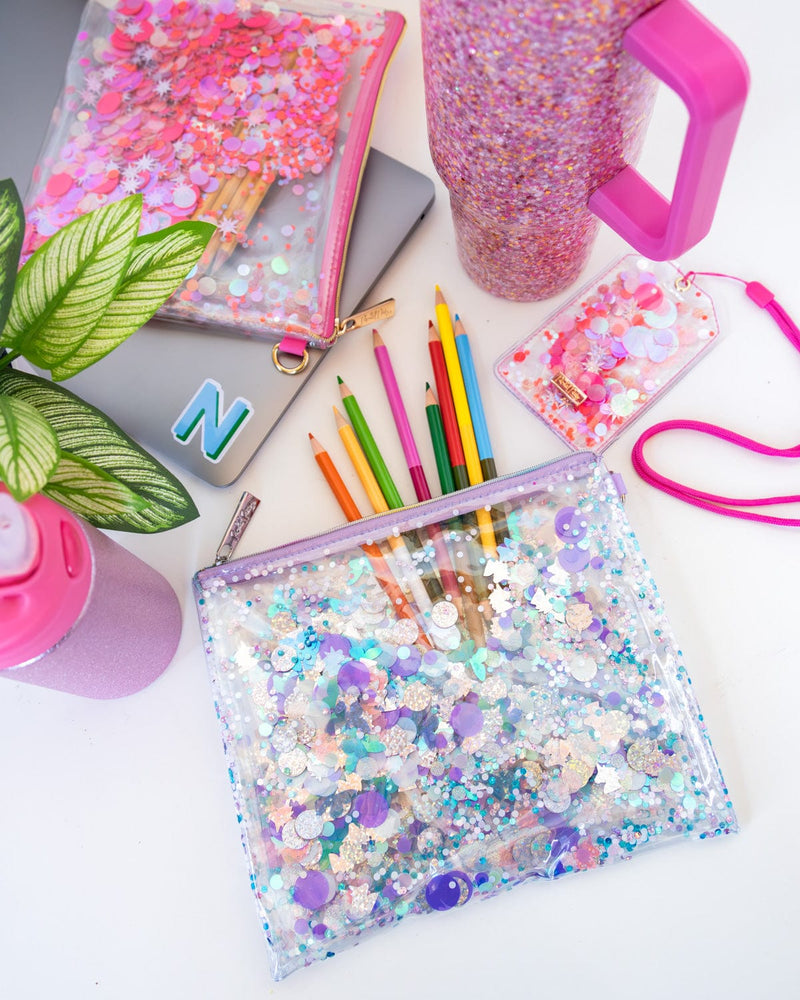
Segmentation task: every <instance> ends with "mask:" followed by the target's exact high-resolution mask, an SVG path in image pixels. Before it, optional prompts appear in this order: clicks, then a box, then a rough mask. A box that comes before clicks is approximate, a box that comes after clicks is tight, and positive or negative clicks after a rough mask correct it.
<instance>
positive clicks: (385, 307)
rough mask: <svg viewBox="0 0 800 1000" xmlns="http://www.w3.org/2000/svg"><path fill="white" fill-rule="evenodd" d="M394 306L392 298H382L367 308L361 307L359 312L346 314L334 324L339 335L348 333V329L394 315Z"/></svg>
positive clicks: (355, 328)
mask: <svg viewBox="0 0 800 1000" xmlns="http://www.w3.org/2000/svg"><path fill="white" fill-rule="evenodd" d="M394 307H395V300H394V299H384V300H383V302H378V303H377V304H376V305H374V306H370V307H369V308H368V309H362V310H361V312H357V313H353V315H352V316H348V317H347V318H346V319H343V320H341V321H340V322H339V323H337V324H336V325H337V328H338V330H339V336H340V337H341V335H342V334H343V333H348V332H349V331H350V330H357V329H358V328H359V327H360V326H367V324H369V323H377V322H378V321H379V320H382V319H391V317H392V316H394Z"/></svg>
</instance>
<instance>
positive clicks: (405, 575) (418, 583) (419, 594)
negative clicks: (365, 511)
mask: <svg viewBox="0 0 800 1000" xmlns="http://www.w3.org/2000/svg"><path fill="white" fill-rule="evenodd" d="M333 415H334V417H335V418H336V429H337V430H338V432H339V437H340V438H341V439H342V444H343V445H344V448H345V451H346V452H347V455H348V457H349V459H350V461H351V462H352V463H353V468H354V469H355V471H356V475H357V476H358V478H359V479H360V480H361V485H362V486H363V487H364V490H365V492H366V494H367V498H368V500H369V502H370V505H371V507H372V509H373V511H374V512H375V513H376V514H382V513H384V512H385V511H387V510H389V505H388V504H387V502H386V498H385V497H384V495H383V492H382V490H381V488H380V486H379V485H378V480H377V479H376V478H375V474H374V473H373V471H372V469H371V468H370V464H369V462H368V461H367V456H366V455H365V454H364V449H363V448H362V447H361V444H360V443H359V440H358V438H357V437H356V432H355V431H354V430H353V428H352V427H351V426H350V424H348V422H347V421H346V420H345V418H344V417H343V416H342V414H341V412H340V411H339V410H338V409H337V408H336V407H335V406H334V408H333ZM386 541H387V542H388V543H389V548H391V550H392V554H393V555H394V558H395V560H396V561H397V567H398V569H399V570H400V577H401V578H402V579H404V580H405V581H406V583H407V584H408V589H409V590H410V591H411V594H412V596H413V598H414V601H415V602H416V605H417V608H418V609H419V612H420V614H421V615H422V616H423V617H424V618H425V619H426V620H429V619H430V613H431V609H432V608H433V602H432V601H431V599H430V597H429V596H428V592H427V590H426V589H425V586H424V584H423V582H422V579H421V577H420V575H419V573H417V570H416V567H415V566H414V561H413V559H412V558H411V553H410V552H409V551H408V547H407V546H406V543H405V542H404V541H403V539H402V538H401V537H400V536H399V535H389V536H388V538H387V539H386Z"/></svg>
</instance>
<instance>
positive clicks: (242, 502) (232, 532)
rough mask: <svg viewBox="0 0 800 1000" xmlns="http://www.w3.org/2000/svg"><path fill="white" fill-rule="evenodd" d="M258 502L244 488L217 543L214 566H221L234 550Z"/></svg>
mask: <svg viewBox="0 0 800 1000" xmlns="http://www.w3.org/2000/svg"><path fill="white" fill-rule="evenodd" d="M260 503H261V501H260V500H259V499H258V497H257V496H254V495H253V494H252V493H248V492H247V491H246V490H245V492H244V493H242V495H241V496H240V497H239V502H238V503H237V504H236V510H235V511H234V512H233V517H232V518H231V519H230V522H229V523H228V527H227V528H226V529H225V534H224V535H223V536H222V541H221V542H220V543H219V547H218V549H217V552H216V555H215V557H214V565H215V566H221V565H222V564H223V563H226V562H227V561H228V560H229V559H230V557H231V556H232V555H233V553H234V552H235V551H236V546H237V545H238V544H239V541H240V540H241V537H242V535H243V534H244V533H245V530H246V529H247V525H248V524H249V523H250V521H251V520H252V517H253V514H255V512H256V510H257V509H258V505H259V504H260Z"/></svg>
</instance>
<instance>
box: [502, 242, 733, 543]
mask: <svg viewBox="0 0 800 1000" xmlns="http://www.w3.org/2000/svg"><path fill="white" fill-rule="evenodd" d="M718 331H719V327H718V324H717V318H716V314H715V312H714V304H713V302H712V301H711V299H710V297H709V296H708V295H706V294H705V293H704V292H703V291H701V290H700V289H699V288H698V287H697V286H696V285H695V284H693V283H689V284H687V283H686V282H684V281H683V279H682V276H681V274H680V272H679V271H678V270H677V269H676V267H675V265H674V264H670V263H664V262H653V261H648V260H645V259H644V258H643V257H639V256H637V255H636V254H629V255H628V256H626V257H623V258H622V259H621V260H619V261H617V262H616V263H615V264H614V265H612V267H611V268H610V269H609V270H608V271H606V272H604V273H603V274H601V275H599V276H598V277H596V278H594V279H593V280H592V281H591V282H590V283H589V284H587V285H586V286H584V287H583V288H582V289H580V291H579V292H577V293H576V295H575V296H573V298H572V299H571V300H570V301H569V302H568V303H567V304H566V305H564V306H561V307H560V308H559V311H558V312H557V313H556V314H554V315H553V316H551V317H550V318H549V319H547V320H546V321H545V322H544V324H543V325H542V326H541V327H539V329H538V330H536V331H535V332H534V333H532V334H531V335H530V336H528V337H526V338H525V339H524V340H522V341H521V342H520V343H519V344H517V345H515V346H514V347H513V348H512V349H511V350H510V351H509V352H507V353H506V354H504V355H503V357H502V358H501V359H500V360H499V361H498V362H497V366H496V368H497V374H498V375H499V376H500V380H501V381H502V382H503V384H504V385H506V386H507V387H508V388H509V389H510V390H511V392H513V393H514V395H515V396H517V398H518V399H520V400H521V401H522V402H523V403H524V404H525V405H526V406H527V407H528V408H529V409H530V410H532V411H533V413H535V414H536V415H537V416H538V417H540V418H541V419H543V420H544V421H545V422H546V423H547V424H548V426H549V427H550V428H551V429H552V430H554V431H555V432H556V433H557V434H559V435H560V436H561V437H562V438H563V439H564V440H565V441H566V442H567V444H569V445H570V446H572V447H573V448H576V449H580V448H589V449H592V450H594V451H600V450H602V449H604V448H606V447H607V446H608V445H609V444H610V443H611V442H612V441H613V440H614V439H615V438H616V437H617V435H618V434H619V433H620V432H621V431H622V430H624V429H625V428H626V427H627V426H628V425H629V424H630V423H631V421H633V420H634V419H636V417H638V416H639V415H640V414H641V413H642V412H643V410H644V409H645V408H646V407H647V406H649V405H650V404H651V403H652V402H653V400H654V399H655V397H656V396H657V395H658V394H660V393H662V392H664V391H665V390H666V389H668V388H669V387H670V386H671V385H672V384H673V383H674V381H675V380H676V379H677V378H679V377H680V376H681V375H682V374H684V373H685V371H686V370H687V368H688V367H690V366H691V365H692V364H694V363H695V362H696V361H698V360H699V359H700V358H701V357H702V356H703V354H704V352H705V351H706V349H707V348H709V347H710V346H711V345H712V344H714V343H716V341H717V339H718V337H717V335H718ZM565 387H566V388H565ZM569 387H573V388H574V389H575V391H576V392H577V393H578V396H577V398H576V399H573V398H571V391H570V389H569ZM556 530H557V531H559V528H558V526H556ZM559 537H560V538H562V539H563V540H564V541H565V542H571V543H572V544H573V546H578V549H579V539H578V538H577V537H569V535H568V534H565V533H564V531H563V528H562V529H561V533H560V534H559ZM576 551H577V550H576V549H573V552H572V555H571V556H570V558H578V556H577V555H576Z"/></svg>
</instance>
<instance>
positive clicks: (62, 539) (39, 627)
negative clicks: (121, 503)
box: [0, 484, 93, 670]
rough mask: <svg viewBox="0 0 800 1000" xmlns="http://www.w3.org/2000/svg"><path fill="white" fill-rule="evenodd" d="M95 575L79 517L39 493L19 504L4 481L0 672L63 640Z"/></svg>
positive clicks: (0, 543) (0, 507)
mask: <svg viewBox="0 0 800 1000" xmlns="http://www.w3.org/2000/svg"><path fill="white" fill-rule="evenodd" d="M92 576H93V563H92V552H91V548H90V546H89V541H88V539H87V537H86V534H85V533H84V531H83V529H82V528H81V526H80V523H79V522H78V520H77V519H76V518H75V517H74V516H73V515H72V514H70V513H69V512H68V511H66V510H64V509H63V508H62V507H59V505H58V504H55V503H53V502H52V501H51V500H48V499H47V498H45V497H43V496H41V495H36V496H33V497H31V498H30V499H29V500H26V501H25V502H24V503H22V504H20V503H17V501H16V500H14V499H13V497H11V496H10V495H9V493H8V492H7V490H6V489H5V487H4V486H2V484H0V670H3V669H6V668H8V667H14V666H19V665H21V664H24V663H28V662H30V661H31V660H35V659H36V658H37V657H38V656H41V655H42V654H43V653H46V652H47V650H48V649H51V648H52V647H53V646H55V645H56V644H57V643H58V642H59V641H60V640H61V639H63V638H64V636H65V635H66V634H67V633H68V632H69V631H70V629H71V628H72V627H73V625H74V624H75V622H76V621H77V620H78V619H79V618H80V616H81V613H82V612H83V609H84V608H85V606H86V602H87V600H88V599H89V592H90V591H91V587H92Z"/></svg>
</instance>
